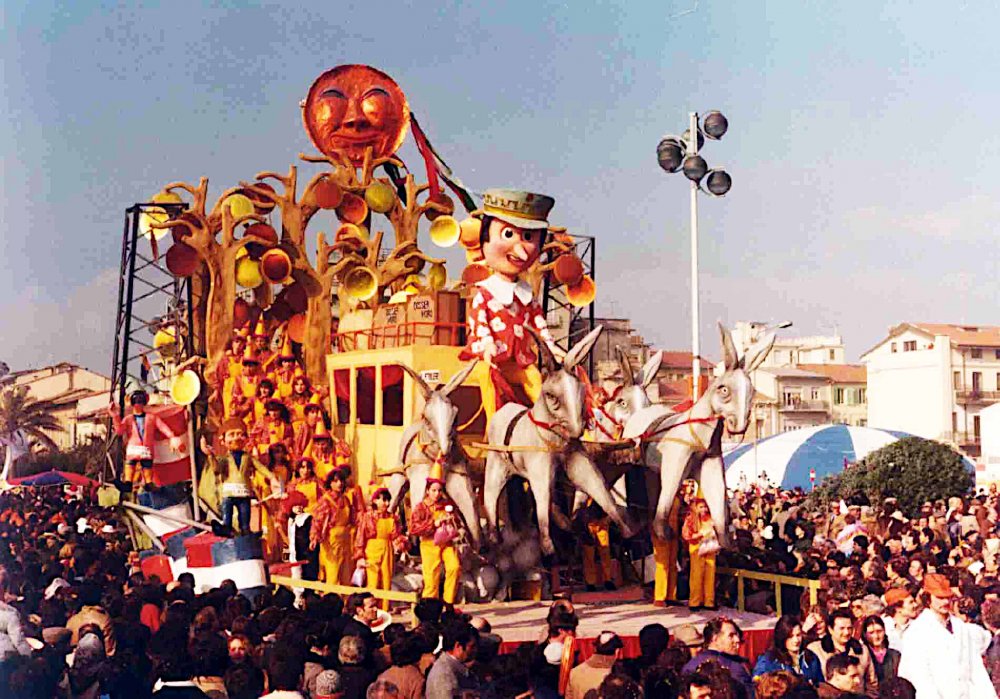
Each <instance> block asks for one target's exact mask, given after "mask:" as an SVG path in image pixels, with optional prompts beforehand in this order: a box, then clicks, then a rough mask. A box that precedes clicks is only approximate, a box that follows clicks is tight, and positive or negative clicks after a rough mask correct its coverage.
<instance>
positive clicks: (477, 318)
mask: <svg viewBox="0 0 1000 699" xmlns="http://www.w3.org/2000/svg"><path fill="white" fill-rule="evenodd" d="M554 204H555V200H554V199H553V198H552V197H548V196H545V195H544V194H532V193H530V192H520V191H515V190H507V189H490V190H487V191H486V193H485V194H484V195H483V208H482V210H480V211H477V212H475V213H474V214H473V215H474V216H478V217H480V218H481V225H480V242H481V246H482V251H483V256H484V263H485V264H486V266H487V267H489V269H490V271H491V272H492V274H491V275H490V276H489V277H487V278H486V279H484V280H483V281H481V282H479V283H478V284H476V287H477V289H476V295H475V296H474V297H473V299H472V307H471V309H470V311H469V344H468V346H467V347H466V348H465V349H464V350H463V351H462V354H461V358H462V359H464V360H468V359H482V360H483V361H482V362H481V363H480V364H478V365H477V366H476V370H475V372H474V376H476V377H477V378H478V380H479V385H480V390H481V391H482V396H483V409H484V411H485V413H486V416H487V419H489V418H490V417H492V415H493V413H494V412H496V409H497V402H498V401H497V392H498V390H500V391H501V393H502V392H503V389H505V387H504V386H503V384H502V383H501V384H500V386H499V387H498V386H497V385H496V384H495V383H494V382H495V381H497V380H498V379H499V378H502V379H503V380H504V381H505V382H506V383H507V384H514V383H516V384H518V385H520V386H521V387H522V388H523V389H524V392H525V394H527V396H528V398H529V400H531V401H532V402H534V401H536V400H537V399H538V395H539V392H540V391H541V387H542V378H541V375H540V373H539V371H538V368H537V367H536V366H535V362H536V360H537V355H536V349H535V339H534V337H532V335H531V334H530V333H528V332H527V331H526V330H525V328H526V327H527V328H531V329H532V330H534V331H535V332H536V333H537V334H538V335H539V336H541V338H542V339H543V340H544V341H545V342H546V344H548V345H549V347H550V348H551V349H552V353H553V354H555V356H556V357H557V358H560V359H561V358H562V357H563V356H564V354H565V353H564V352H563V351H562V350H561V349H559V348H558V347H557V346H556V344H555V342H554V341H553V339H552V335H551V334H550V333H549V329H548V324H547V323H546V322H545V314H544V313H542V307H541V304H539V303H538V301H536V300H535V298H534V294H533V293H532V288H531V285H530V284H528V283H527V282H526V281H524V280H523V279H521V275H522V274H523V273H525V272H527V271H528V270H529V269H530V268H531V266H532V265H534V264H535V262H537V261H538V258H539V256H540V255H541V253H542V246H543V245H544V243H545V234H546V232H547V230H548V227H549V223H548V221H547V217H548V214H549V211H551V209H552V207H553V205H554ZM498 375H499V376H498ZM501 398H502V399H503V400H502V401H501V402H506V400H508V399H510V398H512V396H501Z"/></svg>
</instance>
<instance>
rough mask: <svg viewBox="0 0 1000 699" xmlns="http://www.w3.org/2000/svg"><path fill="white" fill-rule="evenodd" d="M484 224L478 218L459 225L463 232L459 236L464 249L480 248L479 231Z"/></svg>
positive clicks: (466, 220)
mask: <svg viewBox="0 0 1000 699" xmlns="http://www.w3.org/2000/svg"><path fill="white" fill-rule="evenodd" d="M482 224H483V222H482V221H480V220H479V219H478V218H471V217H470V218H467V219H465V220H464V221H462V223H460V224H459V227H460V228H461V231H460V232H459V234H458V240H459V242H461V243H462V247H464V248H466V249H476V248H479V247H480V244H479V231H480V229H481V227H482Z"/></svg>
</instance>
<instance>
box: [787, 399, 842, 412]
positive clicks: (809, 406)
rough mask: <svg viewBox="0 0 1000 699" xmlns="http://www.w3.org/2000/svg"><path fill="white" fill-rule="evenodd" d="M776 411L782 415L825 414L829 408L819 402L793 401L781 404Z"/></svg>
mask: <svg viewBox="0 0 1000 699" xmlns="http://www.w3.org/2000/svg"><path fill="white" fill-rule="evenodd" d="M778 410H780V411H781V412H783V413H786V412H787V413H825V412H828V411H829V406H827V404H826V402H825V401H821V400H793V401H791V402H790V403H782V404H781V405H780V406H779V407H778Z"/></svg>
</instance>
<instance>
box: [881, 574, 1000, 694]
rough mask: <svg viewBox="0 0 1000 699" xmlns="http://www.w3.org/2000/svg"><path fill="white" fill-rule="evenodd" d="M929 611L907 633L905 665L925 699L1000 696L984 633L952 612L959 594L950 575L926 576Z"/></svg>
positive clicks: (901, 667)
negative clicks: (989, 665) (984, 654)
mask: <svg viewBox="0 0 1000 699" xmlns="http://www.w3.org/2000/svg"><path fill="white" fill-rule="evenodd" d="M923 593H924V594H925V595H926V596H927V608H926V609H924V611H923V612H921V613H920V616H918V617H917V618H916V619H915V620H914V621H913V623H912V624H911V625H910V628H908V629H907V630H906V637H905V647H904V649H903V654H902V657H901V659H900V661H899V676H900V677H905V678H906V679H908V680H910V682H912V683H913V686H914V687H917V688H918V689H919V691H920V697H921V699H924V698H925V697H932V698H933V697H940V698H941V699H944V698H945V697H948V698H951V697H954V698H955V699H964V698H965V697H976V696H984V697H995V696H996V692H995V691H994V689H993V683H992V682H991V680H990V676H989V674H988V673H987V672H986V666H985V665H984V664H983V661H982V658H981V655H982V648H981V642H980V641H979V640H978V636H979V634H978V633H977V632H976V631H974V630H973V629H972V628H971V625H970V624H967V623H965V622H964V621H962V620H961V619H959V618H958V617H956V616H954V614H953V613H952V608H953V605H954V601H955V598H956V597H957V594H956V593H955V591H954V590H953V589H952V588H951V583H950V582H949V581H948V578H946V577H945V576H944V575H941V574H939V573H928V574H927V575H925V576H924V585H923Z"/></svg>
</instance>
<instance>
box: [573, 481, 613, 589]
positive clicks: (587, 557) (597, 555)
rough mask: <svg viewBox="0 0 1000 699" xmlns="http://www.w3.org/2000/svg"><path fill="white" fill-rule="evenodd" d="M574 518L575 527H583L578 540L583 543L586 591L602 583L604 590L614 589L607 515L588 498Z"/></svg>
mask: <svg viewBox="0 0 1000 699" xmlns="http://www.w3.org/2000/svg"><path fill="white" fill-rule="evenodd" d="M576 519H577V520H578V521H577V527H578V528H581V527H582V528H583V530H582V531H580V540H581V542H582V544H583V581H584V583H585V584H586V586H587V591H588V592H591V591H593V590H595V589H596V588H597V586H598V585H603V586H604V589H606V590H614V589H615V584H614V581H613V580H612V575H611V536H610V526H611V523H610V520H609V519H608V516H607V515H606V514H605V513H604V510H602V509H601V508H600V507H598V506H597V505H596V504H595V503H594V501H593V500H590V501H588V502H587V506H586V507H584V508H581V510H580V512H578V513H577V514H576ZM598 561H599V562H600V565H598Z"/></svg>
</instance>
